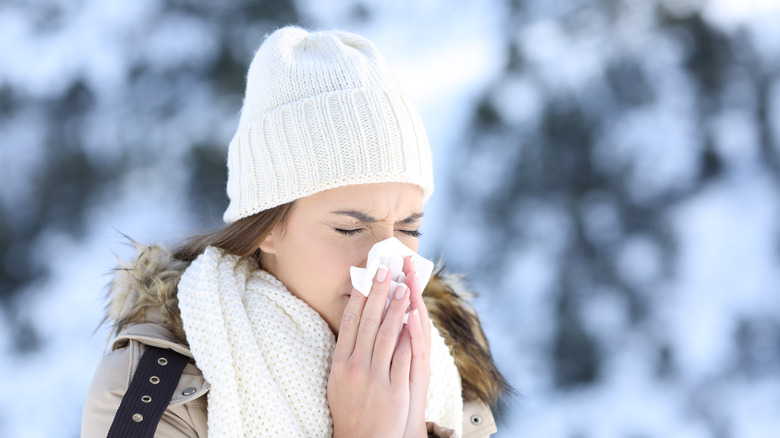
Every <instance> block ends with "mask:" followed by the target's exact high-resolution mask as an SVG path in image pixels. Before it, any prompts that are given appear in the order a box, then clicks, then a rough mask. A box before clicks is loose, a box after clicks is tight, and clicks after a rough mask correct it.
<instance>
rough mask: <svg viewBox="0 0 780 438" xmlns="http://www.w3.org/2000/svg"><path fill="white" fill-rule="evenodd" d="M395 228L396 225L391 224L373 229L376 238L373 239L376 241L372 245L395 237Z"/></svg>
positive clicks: (372, 233)
mask: <svg viewBox="0 0 780 438" xmlns="http://www.w3.org/2000/svg"><path fill="white" fill-rule="evenodd" d="M394 228H395V227H394V226H393V225H390V226H382V227H376V228H375V229H373V230H372V232H371V235H372V236H373V238H374V239H373V240H374V242H373V243H372V246H373V244H375V243H378V242H381V241H383V240H387V239H389V238H391V237H393V235H394V234H393V232H394Z"/></svg>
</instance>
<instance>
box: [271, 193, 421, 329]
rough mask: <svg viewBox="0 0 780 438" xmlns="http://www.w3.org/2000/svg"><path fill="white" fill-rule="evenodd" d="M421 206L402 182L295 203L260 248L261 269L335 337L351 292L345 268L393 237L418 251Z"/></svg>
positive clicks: (359, 263)
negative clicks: (380, 242)
mask: <svg viewBox="0 0 780 438" xmlns="http://www.w3.org/2000/svg"><path fill="white" fill-rule="evenodd" d="M422 204H423V192H422V189H421V188H420V187H418V186H416V185H414V184H404V183H377V184H360V185H352V186H345V187H338V188H335V189H330V190H326V191H324V192H320V193H316V194H314V195H311V196H307V197H305V198H301V199H298V200H296V201H295V204H294V207H293V208H292V210H291V211H290V213H289V215H288V216H287V220H286V221H285V222H284V223H282V224H279V225H278V226H277V227H276V228H274V230H273V231H272V232H271V234H269V235H268V237H267V238H266V239H265V240H264V241H263V242H262V243H261V244H260V249H261V251H262V252H263V255H262V265H263V269H265V270H266V271H268V272H270V273H271V274H273V275H274V276H275V277H276V278H278V279H279V281H281V282H282V283H284V285H285V286H286V287H287V288H288V289H289V290H290V292H292V293H293V294H294V295H295V296H296V297H298V298H300V299H302V300H303V301H305V302H306V303H307V304H308V305H309V306H311V307H312V308H313V309H314V310H316V311H317V312H318V313H319V314H320V315H321V316H322V318H323V319H325V321H326V322H327V323H328V325H329V326H330V328H331V330H333V333H335V334H336V335H338V329H339V325H340V324H341V316H342V314H343V313H344V308H345V307H346V305H347V301H348V299H349V295H350V294H351V293H352V282H351V280H350V276H349V267H350V266H359V267H365V265H366V257H367V256H368V251H369V250H370V249H371V247H372V246H374V244H375V243H377V242H379V241H382V240H385V239H387V238H389V237H393V236H395V237H397V238H398V239H399V240H400V241H401V242H403V243H404V244H405V245H406V246H408V247H409V248H411V249H413V250H414V251H417V248H418V243H419V242H418V236H419V232H418V230H419V228H420V221H421V219H422Z"/></svg>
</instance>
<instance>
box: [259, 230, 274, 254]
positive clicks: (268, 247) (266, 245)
mask: <svg viewBox="0 0 780 438" xmlns="http://www.w3.org/2000/svg"><path fill="white" fill-rule="evenodd" d="M260 251H262V252H263V253H265V254H276V228H274V229H273V230H271V232H270V233H268V234H267V235H266V236H265V237H264V238H263V240H262V241H260Z"/></svg>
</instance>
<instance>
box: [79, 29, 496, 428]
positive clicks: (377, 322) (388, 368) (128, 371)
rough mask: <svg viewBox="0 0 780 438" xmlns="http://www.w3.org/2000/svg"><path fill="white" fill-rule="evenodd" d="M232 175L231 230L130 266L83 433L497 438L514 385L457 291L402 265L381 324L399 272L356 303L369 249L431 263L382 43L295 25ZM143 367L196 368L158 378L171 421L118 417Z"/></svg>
mask: <svg viewBox="0 0 780 438" xmlns="http://www.w3.org/2000/svg"><path fill="white" fill-rule="evenodd" d="M228 169H229V175H228V183H227V193H228V196H229V198H230V204H229V206H228V208H227V210H226V212H225V214H224V219H225V222H227V224H228V225H227V226H226V227H225V228H223V229H221V230H219V231H216V232H214V233H212V234H209V235H205V236H199V237H196V238H193V239H191V240H189V241H188V242H187V243H185V244H184V245H182V246H181V247H180V248H178V249H177V250H176V251H174V252H169V251H167V250H165V249H163V248H161V247H158V246H147V247H142V246H140V245H138V249H139V254H138V257H137V258H136V260H135V261H134V262H132V263H128V264H126V265H124V266H122V267H121V268H120V269H118V270H117V273H116V277H115V279H114V281H113V282H112V287H111V292H110V294H111V304H110V307H109V315H108V316H107V318H108V319H110V320H113V321H115V327H116V329H117V331H118V335H117V337H116V339H115V340H114V342H113V343H112V346H111V352H109V353H108V354H106V355H105V356H104V358H103V360H102V362H101V363H100V365H99V366H98V369H97V371H96V374H95V377H94V380H93V382H92V385H91V387H90V390H89V394H88V397H87V400H86V403H85V407H84V418H83V423H82V436H84V437H97V436H100V437H104V436H106V434H107V432H108V431H109V429H118V428H120V427H124V426H116V424H120V423H121V424H125V423H126V424H128V426H127V427H140V426H144V425H147V424H151V425H152V427H153V429H152V430H154V428H156V435H155V436H165V437H205V436H207V435H211V436H213V437H214V436H230V437H232V436H335V437H364V436H388V437H402V436H403V437H420V436H464V437H471V436H474V437H476V436H488V435H490V434H491V433H493V432H494V431H495V424H494V421H493V417H492V414H491V410H490V407H489V405H493V406H495V404H496V402H497V400H498V398H499V397H500V396H501V395H502V394H503V393H504V392H506V391H507V390H508V385H507V384H506V382H505V380H504V379H503V377H502V376H501V374H500V373H499V372H498V370H497V369H496V367H495V365H494V364H493V361H492V358H491V355H490V351H489V348H488V344H487V341H486V339H485V337H484V335H483V333H482V330H481V328H480V325H479V321H478V319H477V317H476V315H475V313H474V312H473V310H472V309H471V307H470V306H469V305H468V304H467V303H466V302H465V301H464V298H463V296H464V294H465V292H464V291H462V290H460V289H459V288H458V283H457V281H455V280H454V279H453V278H448V277H446V276H443V275H441V274H436V275H434V277H433V278H432V280H431V281H430V282H429V283H428V285H427V287H426V288H425V293H424V294H423V293H422V291H421V290H420V286H419V285H418V283H417V278H416V275H415V272H414V266H413V264H412V262H411V260H410V259H407V260H405V262H404V267H403V271H404V274H405V280H404V281H403V285H402V286H399V287H397V288H395V293H393V294H392V296H390V298H391V299H390V300H389V301H390V304H389V307H388V308H387V310H386V314H384V312H385V305H386V302H387V298H388V296H389V294H390V293H389V290H390V277H391V276H392V275H394V274H397V273H393V272H389V269H388V268H387V266H380V268H379V269H378V270H377V274H376V276H375V278H374V281H373V285H372V287H371V292H370V293H369V295H368V296H367V297H366V296H364V295H363V294H361V293H353V292H354V290H353V289H352V285H351V282H350V274H349V272H350V267H351V266H365V263H366V255H367V254H368V252H369V250H370V249H371V247H372V246H373V245H374V244H375V243H377V242H379V241H382V240H385V239H387V238H390V237H396V238H398V239H399V240H400V241H401V242H403V243H404V244H405V245H406V246H408V247H409V248H411V249H412V250H414V251H415V252H416V251H417V248H418V237H419V231H418V230H419V227H420V222H421V219H422V215H423V214H422V208H423V204H424V202H425V201H426V200H427V199H428V197H429V196H430V195H431V193H432V191H433V176H432V164H431V156H430V150H429V146H428V143H427V139H426V136H425V130H424V128H423V126H422V123H421V120H420V117H419V115H418V113H417V111H416V109H415V108H414V107H413V105H412V104H411V102H410V101H409V99H408V98H407V97H405V96H404V95H403V93H402V92H401V91H400V88H399V87H398V85H397V84H396V83H395V81H394V80H393V76H392V74H391V73H390V71H389V68H388V66H387V65H386V62H385V61H384V59H383V58H382V56H381V55H380V54H379V52H378V51H377V50H376V48H375V47H374V46H373V44H371V42H369V41H367V40H366V39H364V38H362V37H360V36H358V35H354V34H350V33H346V32H338V31H334V32H319V33H309V32H307V31H305V30H303V29H300V28H296V27H287V28H283V29H280V30H278V31H276V32H274V33H273V34H271V35H270V36H268V37H267V39H266V40H265V41H264V43H263V44H262V45H261V47H260V49H259V50H258V52H257V53H256V55H255V57H254V59H253V61H252V64H251V66H250V68H249V74H248V78H247V88H246V96H245V99H244V105H243V108H242V112H241V119H240V122H239V127H238V130H237V132H236V134H235V136H234V137H233V140H232V141H231V143H230V148H229V151H228ZM408 311H411V312H412V313H411V314H412V315H413V317H409V318H408V323H406V324H404V323H403V321H402V319H403V316H404V314H405V313H406V312H408ZM383 314H384V316H383ZM399 333H400V335H399ZM156 348H159V349H160V350H156ZM147 351H148V352H150V354H151V352H152V351H163V352H169V353H171V354H173V353H172V352H175V353H178V355H175V356H179V355H183V356H181V357H185V358H187V359H189V363H187V360H184V361H182V367H184V368H183V372H182V373H181V375H180V378H179V373H175V378H174V380H170V379H169V378H168V377H165V378H162V377H160V378H158V377H157V376H156V375H155V376H153V377H152V378H151V379H150V381H151V383H152V389H154V390H156V388H158V387H162V386H163V385H162V384H165V383H168V382H169V381H170V382H171V383H169V384H170V385H171V390H172V391H173V395H172V397H171V398H170V402H169V403H168V402H167V400H165V403H166V404H164V405H163V406H162V409H163V410H164V412H162V411H161V412H162V414H161V417H160V418H159V420H157V419H156V418H154V417H150V416H148V415H147V417H146V418H144V416H143V415H141V413H140V411H139V412H135V413H134V412H132V411H125V410H124V409H125V408H123V406H124V405H123V403H125V404H127V403H137V401H136V400H135V398H137V394H135V392H133V391H134V390H135V389H134V386H131V385H130V384H131V382H134V384H138V385H141V384H147V385H148V383H145V382H146V380H145V379H142V378H140V377H136V378H134V375H136V376H137V375H140V373H141V372H142V371H144V372H145V370H146V367H147V365H146V362H144V361H142V358H143V357H146V356H144V353H145V352H147ZM166 354H167V353H166ZM149 357H151V356H149ZM166 357H168V356H166ZM168 360H169V359H167V358H163V357H161V358H159V359H158V362H159V364H160V365H161V366H163V368H164V366H165V365H166V364H167V363H168ZM170 360H171V361H173V356H170ZM152 365H154V364H152ZM149 366H151V365H149ZM154 366H157V365H154ZM141 368H143V370H142V369H141ZM163 368H161V369H163ZM169 368H170V367H169ZM176 378H178V381H176V380H175V379H176ZM155 379H156V382H155ZM161 380H163V382H161ZM158 384H159V385H158ZM174 385H175V390H174V389H173V388H174ZM126 393H127V395H126V396H125V394H126ZM207 393H208V396H205V395H206V394H207ZM131 394H132V395H131ZM139 394H140V393H139ZM150 394H151V393H150ZM131 399H133V400H131ZM140 399H142V403H147V404H148V405H149V406H152V404H153V403H152V402H155V403H158V402H159V397H157V396H155V397H151V396H149V395H147V394H144V395H143V396H140ZM123 400H125V401H123ZM140 406H141V407H142V408H144V405H143V404H140ZM123 422H124V423H123ZM112 423H113V424H115V425H114V426H112ZM133 423H135V426H134V425H133ZM139 425H140V426H139ZM115 432H116V430H112V433H115ZM117 436H119V435H117Z"/></svg>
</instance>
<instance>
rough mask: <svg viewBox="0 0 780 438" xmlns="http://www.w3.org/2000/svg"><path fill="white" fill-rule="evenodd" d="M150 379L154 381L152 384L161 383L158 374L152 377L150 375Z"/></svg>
mask: <svg viewBox="0 0 780 438" xmlns="http://www.w3.org/2000/svg"><path fill="white" fill-rule="evenodd" d="M149 381H150V382H152V385H156V384H158V383H160V378H159V377H157V376H152V377H149Z"/></svg>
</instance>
